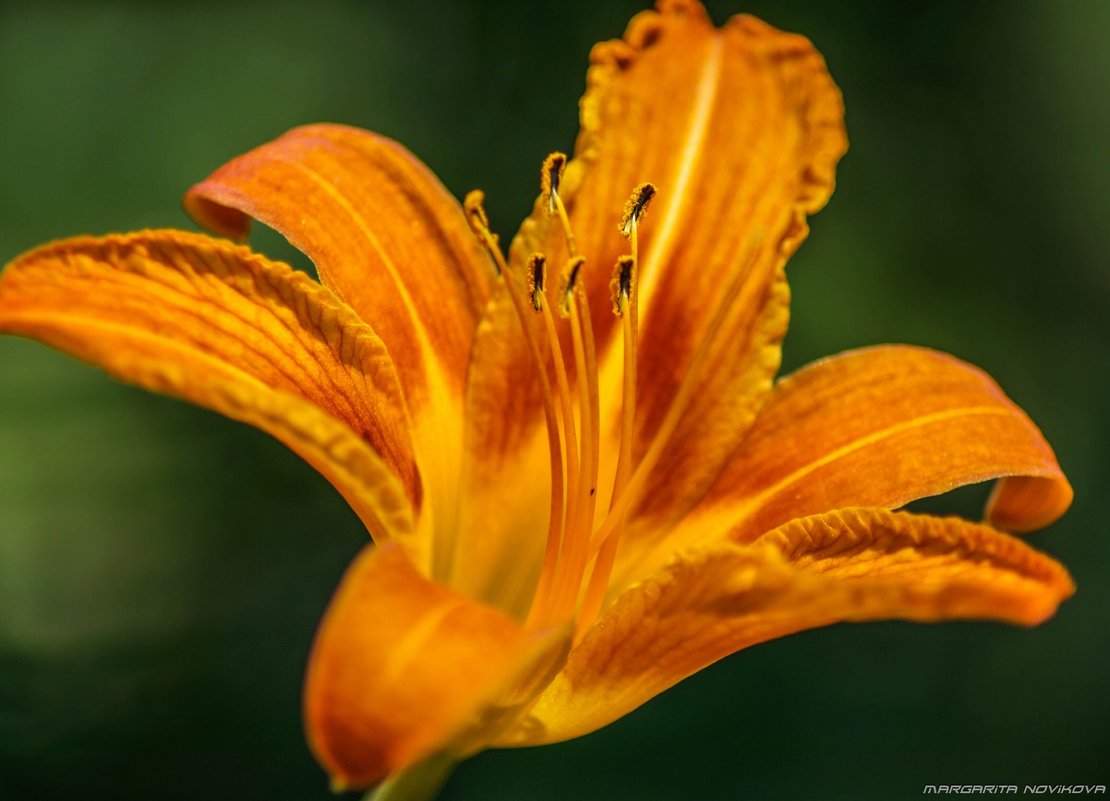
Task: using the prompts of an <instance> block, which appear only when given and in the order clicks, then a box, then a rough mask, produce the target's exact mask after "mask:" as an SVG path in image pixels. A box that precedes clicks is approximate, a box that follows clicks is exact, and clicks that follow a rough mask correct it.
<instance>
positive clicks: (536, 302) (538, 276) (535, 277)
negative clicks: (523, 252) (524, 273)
mask: <svg viewBox="0 0 1110 801" xmlns="http://www.w3.org/2000/svg"><path fill="white" fill-rule="evenodd" d="M546 283H547V257H545V256H544V255H543V254H542V253H533V254H532V257H531V258H530V259H528V297H529V298H530V299H531V301H532V308H533V309H535V310H536V311H543V298H544V285H545V284H546Z"/></svg>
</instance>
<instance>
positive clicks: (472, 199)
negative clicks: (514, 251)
mask: <svg viewBox="0 0 1110 801" xmlns="http://www.w3.org/2000/svg"><path fill="white" fill-rule="evenodd" d="M485 200H486V195H485V193H484V192H483V191H482V190H481V189H472V190H470V191H469V192H467V193H466V197H465V198H464V199H463V211H464V212H465V213H466V222H467V225H469V226H470V230H471V231H472V232H473V233H474V236H475V237H476V238H477V240H478V242H479V243H481V245H482V247H484V248H486V249H487V250H488V251H489V252H490V256H491V257H492V258H493V266H494V269H495V270H496V271H497V274H498V275H501V273H502V271H503V270H502V262H503V258H502V256H501V251H500V249H499V246H498V241H497V234H495V233H493V231H491V230H490V228H489V215H487V214H486V207H485Z"/></svg>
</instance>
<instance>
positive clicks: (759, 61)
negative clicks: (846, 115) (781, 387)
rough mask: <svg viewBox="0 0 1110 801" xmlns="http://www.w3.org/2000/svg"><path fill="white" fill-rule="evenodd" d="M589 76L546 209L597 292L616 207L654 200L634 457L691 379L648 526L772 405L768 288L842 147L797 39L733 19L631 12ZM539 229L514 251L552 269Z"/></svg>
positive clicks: (823, 86)
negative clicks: (554, 213)
mask: <svg viewBox="0 0 1110 801" xmlns="http://www.w3.org/2000/svg"><path fill="white" fill-rule="evenodd" d="M591 61H592V67H591V68H590V71H589V75H588V78H587V82H588V90H587V93H586V95H585V97H584V98H583V100H582V105H581V108H582V114H581V123H582V128H581V132H580V134H579V138H578V142H577V144H576V148H575V159H574V160H573V161H572V162H571V164H569V165H568V167H567V172H566V176H565V178H564V181H563V190H562V191H561V193H560V194H561V195H562V196H564V198H565V201H566V203H567V205H568V207H569V210H570V216H571V220H572V223H573V226H574V228H575V234H576V236H577V239H578V243H579V245H580V246H581V249H582V252H583V253H584V254H585V255H586V257H587V259H588V261H587V266H586V268H585V269H586V270H588V271H589V275H587V277H586V280H587V281H588V282H589V283H590V284H591V285H592V286H599V287H600V286H604V285H605V283H606V277H607V272H608V270H610V269H611V267H612V265H613V263H614V262H615V260H616V258H617V257H618V256H619V255H621V254H622V253H625V252H627V247H628V245H627V243H626V242H624V241H623V240H622V239H621V238H620V236H619V234H618V231H617V229H618V223H619V221H620V217H621V211H622V208H623V205H624V202H625V200H626V199H627V197H628V194H629V192H630V191H631V189H632V188H633V187H634V186H636V185H637V184H639V183H641V182H643V181H651V182H653V183H654V184H655V185H656V186H657V188H658V196H657V198H656V200H655V201H654V202H653V205H652V207H651V210H650V213H649V214H648V216H647V218H646V222H645V223H644V224H643V226H642V230H641V246H640V252H641V267H640V286H639V294H640V304H641V336H642V338H641V342H640V358H641V360H642V363H643V364H644V365H650V367H651V369H641V370H639V373H638V381H639V388H638V391H637V396H638V400H637V402H638V409H637V416H638V418H639V424H638V429H637V435H636V436H637V442H636V446H635V448H636V453H637V455H638V456H642V455H643V453H644V452H645V451H646V450H647V448H648V447H649V445H650V442H651V440H652V438H653V437H654V436H655V435H656V433H657V432H658V431H659V429H660V427H661V425H662V423H663V420H664V418H665V417H666V415H667V412H668V409H669V407H670V404H671V402H672V400H673V399H674V397H675V395H676V392H677V389H678V387H679V385H680V384H681V382H682V381H683V380H684V379H686V380H694V381H696V382H697V383H696V391H695V393H694V395H693V397H694V398H695V401H694V403H693V404H692V405H691V408H689V409H688V410H687V413H686V414H685V415H684V416H683V422H682V424H681V425H680V426H679V428H678V429H677V430H676V431H675V432H674V433H673V435H672V436H671V437H670V440H669V447H668V449H667V450H666V451H665V453H664V456H663V458H662V459H660V462H659V463H660V469H658V470H656V471H655V474H654V476H653V482H652V485H651V487H650V488H649V489H648V491H647V492H646V493H645V495H646V501H645V510H644V511H645V513H647V514H657V515H661V516H669V517H671V518H674V517H677V516H678V515H680V514H681V513H682V512H684V511H686V510H687V509H688V508H689V507H690V506H692V505H693V504H694V503H695V502H696V501H697V500H698V499H699V498H700V497H701V496H702V495H703V494H704V493H705V491H706V490H707V489H708V488H709V486H710V484H711V483H712V481H713V479H714V478H715V477H716V475H717V473H718V472H719V470H720V468H721V467H722V466H723V464H724V462H725V461H726V460H727V458H728V457H729V455H730V454H731V452H732V451H733V450H734V449H735V447H736V445H737V444H738V443H739V441H740V439H741V438H742V437H743V434H744V432H745V430H746V428H747V426H748V425H750V423H751V421H752V420H753V419H754V417H755V414H756V412H757V410H758V408H759V406H760V404H761V403H762V401H763V399H764V398H765V396H766V394H767V392H769V391H770V387H771V379H772V378H773V376H774V373H775V372H776V370H777V369H778V365H779V360H780V357H779V342H780V340H781V339H782V336H783V334H784V333H785V330H786V323H787V314H786V308H785V286H784V285H781V286H778V285H776V281H777V280H778V279H781V270H782V267H783V265H784V263H785V261H786V259H787V258H788V257H789V256H790V254H792V253H793V252H794V250H795V249H796V248H797V247H798V245H799V244H800V243H801V241H802V240H803V239H804V238H805V236H806V234H807V231H808V228H807V226H806V222H805V219H806V215H807V214H810V213H813V212H815V211H816V210H818V209H819V208H821V207H822V206H823V205H824V203H825V202H826V200H827V199H828V197H829V195H830V193H831V192H832V189H833V180H834V169H835V165H836V163H837V161H838V160H839V158H840V157H841V156H842V155H843V153H844V152H845V150H846V147H847V139H846V136H845V133H844V125H843V103H842V99H841V95H840V91H839V89H837V87H836V85H835V84H834V83H833V82H832V79H831V78H830V77H829V75H828V72H827V70H826V67H825V63H824V61H823V59H822V58H821V56H820V55H819V54H818V53H817V52H816V50H814V49H813V47H812V45H811V44H810V43H809V41H808V40H806V39H805V38H803V37H800V36H796V35H791V34H785V33H782V32H780V31H777V30H775V29H773V28H771V27H770V26H767V25H766V24H764V23H762V22H759V21H758V20H755V19H753V18H751V17H747V16H739V17H735V18H733V19H732V20H730V21H729V23H728V24H727V25H726V26H725V27H724V28H722V29H719V30H718V29H716V28H714V27H713V25H712V23H711V22H710V21H709V19H708V17H707V16H706V14H705V11H704V9H703V8H702V7H701V5H700V4H698V3H695V2H690V1H689V0H685V1H681V2H661V3H660V11H659V12H646V13H644V14H640V15H638V16H637V17H636V18H635V19H633V21H632V23H631V24H630V25H629V28H628V31H627V33H626V35H625V37H624V39H623V40H622V41H616V42H609V43H605V44H601V45H598V46H597V47H595V49H594V51H593V53H592V54H591ZM545 214H546V212H545V209H544V205H543V200H542V198H541V200H540V202H538V203H537V208H536V211H535V213H534V214H533V217H532V219H531V220H530V221H529V222H528V223H526V224H525V226H524V227H523V228H522V231H521V235H520V237H519V238H518V242H517V244H516V246H515V248H514V249H515V251H516V252H517V253H518V254H523V253H524V252H526V251H530V250H536V249H538V250H543V251H545V252H547V253H548V254H549V261H552V260H553V263H561V262H560V259H561V258H562V255H563V254H564V253H565V248H564V247H563V245H562V243H561V241H560V234H559V233H558V231H557V230H552V229H554V228H555V226H554V225H553V223H552V222H551V221H550V220H549V218H547V217H546V216H545ZM593 302H594V327H595V331H597V332H598V339H599V342H604V341H605V340H606V337H607V334H609V333H611V331H612V329H613V317H612V314H611V313H610V310H609V308H608V298H607V297H605V296H604V293H601V292H595V293H594V297H593ZM722 305H727V306H729V307H730V308H729V311H728V313H727V315H726V317H725V320H724V323H723V325H722V326H721V327H720V329H719V330H718V331H717V332H716V335H715V336H714V345H713V348H712V349H711V351H710V354H709V358H708V359H707V360H706V361H705V363H704V364H705V369H704V370H702V371H701V374H700V375H697V376H694V377H692V378H688V377H687V376H688V373H687V371H686V369H685V368H686V367H687V366H688V365H689V364H690V363H691V361H692V360H693V355H694V353H695V352H696V351H697V350H698V348H699V346H700V345H701V342H702V340H703V339H704V338H705V337H706V335H707V331H708V328H709V326H710V320H711V319H712V318H713V317H714V316H715V313H716V311H717V309H718V308H720V307H721V306H722ZM613 351H618V352H617V353H615V354H614V353H613ZM614 362H619V347H615V348H613V349H612V351H611V352H610V359H609V363H610V365H613V363H614ZM614 369H615V368H614ZM618 386H619V384H618ZM613 395H614V393H610V397H612V396H613ZM612 402H614V403H615V402H617V401H616V400H613V401H612ZM616 418H617V415H615V414H609V415H606V414H603V419H610V420H612V419H616Z"/></svg>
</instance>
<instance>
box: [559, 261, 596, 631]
mask: <svg viewBox="0 0 1110 801" xmlns="http://www.w3.org/2000/svg"><path fill="white" fill-rule="evenodd" d="M583 262H584V260H583V259H581V258H579V259H575V260H573V261H571V262H570V264H569V265H568V270H567V272H566V275H565V277H564V284H565V286H567V287H568V289H567V290H566V293H565V297H566V299H567V301H568V306H569V309H568V312H569V315H570V324H571V325H570V330H571V337H572V340H573V343H574V360H575V369H576V371H577V372H576V375H577V376H578V408H579V416H580V419H581V431H582V439H581V451H580V461H581V466H580V468H579V479H580V488H581V489H580V493H579V501H578V507H577V509H578V515H577V520H576V524H575V525H573V526H572V527H570V528H569V529H568V533H567V537H566V540H565V542H564V548H563V550H564V552H565V555H566V556H565V559H564V560H563V561H562V562H561V571H560V581H559V583H558V590H557V592H556V596H555V602H554V608H555V613H554V616H555V618H556V619H559V617H560V616H562V615H569V614H571V612H572V611H573V609H574V606H575V604H576V603H577V601H578V594H579V589H580V587H581V585H582V576H583V573H584V572H585V570H586V563H587V561H588V559H589V542H590V532H591V530H592V528H593V521H594V512H595V510H596V509H597V472H598V465H599V463H600V454H599V450H600V439H599V437H598V435H597V431H598V419H599V417H600V400H599V392H598V377H597V354H596V351H595V345H594V334H593V326H592V324H591V322H590V305H589V299H588V298H587V296H586V293H585V292H579V291H577V287H578V283H577V277H578V271H579V269H580V268H581V267H582V264H583ZM574 296H577V303H576V302H575V297H574Z"/></svg>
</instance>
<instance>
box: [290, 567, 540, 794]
mask: <svg viewBox="0 0 1110 801" xmlns="http://www.w3.org/2000/svg"><path fill="white" fill-rule="evenodd" d="M529 648H530V639H529V637H528V636H527V635H526V634H525V633H524V632H523V630H522V629H521V628H520V627H519V626H518V625H517V624H516V623H514V622H513V621H512V620H510V619H509V618H508V617H506V616H505V615H503V614H502V613H501V612H499V611H497V610H495V609H493V608H491V607H487V606H483V605H481V604H477V603H475V602H473V601H470V600H468V599H466V598H464V597H463V596H461V595H458V594H456V593H454V592H452V591H451V590H448V589H446V588H445V587H443V586H441V585H439V584H435V583H433V582H431V581H429V580H428V579H426V578H424V577H423V576H422V575H421V574H420V573H419V572H418V571H417V570H416V568H415V567H413V565H412V564H411V562H409V560H408V559H407V558H406V557H405V555H404V554H403V553H402V552H401V551H400V550H399V549H398V548H395V547H392V546H386V547H379V548H374V549H367V550H365V551H363V553H362V554H361V555H360V556H359V557H358V558H357V559H356V560H355V562H354V563H353V564H352V565H351V567H350V568H349V569H348V571H347V574H346V576H345V577H344V579H343V582H342V584H341V585H340V587H339V590H338V591H337V592H336V595H335V597H334V598H333V599H332V602H331V605H330V606H329V608H328V611H327V614H326V616H325V617H324V620H323V622H322V624H321V626H320V629H319V632H318V633H317V637H316V644H315V646H314V647H313V650H312V656H311V659H310V662H309V667H308V675H307V678H306V681H305V718H306V725H307V728H308V736H309V740H310V743H311V745H312V748H313V751H314V752H315V753H316V756H317V758H318V759H319V760H320V762H321V763H322V764H323V765H324V767H325V768H327V770H328V771H329V772H330V773H331V774H332V776H333V777H335V778H336V779H337V780H339V782H340V783H341V784H342V785H343V786H346V787H365V786H367V785H370V784H373V783H375V782H377V781H380V780H381V779H382V778H384V777H385V776H386V775H387V774H390V773H393V772H395V771H397V770H401V769H403V768H405V767H407V766H409V765H411V764H413V763H415V762H418V761H419V760H421V759H423V758H424V757H426V756H428V755H430V754H431V753H433V752H435V751H437V750H440V749H442V748H444V747H445V746H447V745H448V743H449V741H451V740H452V739H453V738H455V737H456V736H457V735H459V734H460V733H461V732H463V730H465V729H466V728H467V727H468V725H469V724H471V723H477V722H479V719H480V715H481V713H482V712H483V710H484V709H485V708H486V707H487V705H488V704H489V703H490V701H491V699H492V695H493V694H494V692H495V690H496V689H497V688H498V687H499V686H500V685H501V684H502V682H503V681H504V680H505V678H506V675H508V674H511V673H512V672H513V670H514V668H515V667H516V665H517V664H518V662H519V660H520V659H521V657H522V655H524V654H526V653H527V652H528V650H529Z"/></svg>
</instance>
